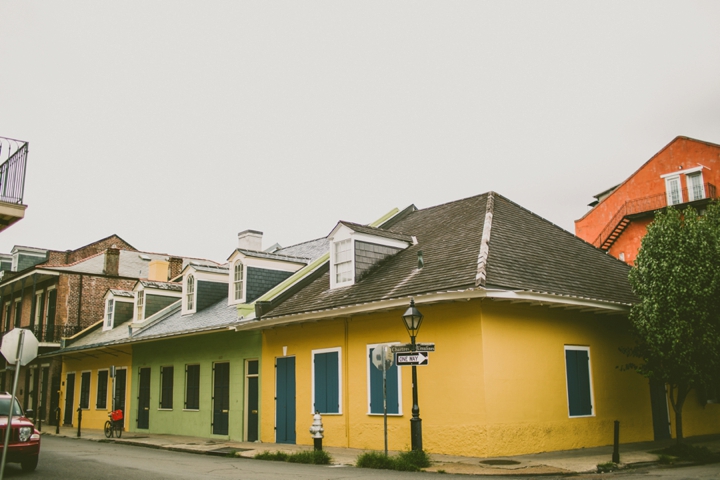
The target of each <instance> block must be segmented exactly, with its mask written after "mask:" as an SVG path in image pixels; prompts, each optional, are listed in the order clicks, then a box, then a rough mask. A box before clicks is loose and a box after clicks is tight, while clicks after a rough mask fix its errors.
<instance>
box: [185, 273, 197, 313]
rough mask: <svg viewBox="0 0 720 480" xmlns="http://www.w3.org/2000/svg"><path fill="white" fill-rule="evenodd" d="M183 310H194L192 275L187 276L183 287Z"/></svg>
mask: <svg viewBox="0 0 720 480" xmlns="http://www.w3.org/2000/svg"><path fill="white" fill-rule="evenodd" d="M185 308H186V309H187V310H193V309H195V277H194V276H192V275H188V277H187V283H186V285H185Z"/></svg>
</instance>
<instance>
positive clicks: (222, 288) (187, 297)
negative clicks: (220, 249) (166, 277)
mask: <svg viewBox="0 0 720 480" xmlns="http://www.w3.org/2000/svg"><path fill="white" fill-rule="evenodd" d="M227 283H228V268H227V267H221V266H217V265H200V264H196V263H193V262H190V263H189V264H187V266H186V267H185V268H184V269H183V272H182V315H188V314H191V313H196V312H198V311H200V310H202V309H204V308H205V307H208V306H210V305H211V304H213V303H215V302H217V301H219V300H220V298H225V295H226V292H227Z"/></svg>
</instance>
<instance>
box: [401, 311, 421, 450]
mask: <svg viewBox="0 0 720 480" xmlns="http://www.w3.org/2000/svg"><path fill="white" fill-rule="evenodd" d="M422 320H423V314H422V313H420V310H418V309H417V308H415V300H413V299H412V298H411V299H410V307H408V309H407V310H405V313H404V314H403V323H404V324H405V328H406V329H407V331H408V333H409V334H410V345H412V351H413V352H415V348H416V347H415V337H417V334H418V330H420V324H422ZM412 386H413V406H412V418H411V419H410V445H411V448H412V449H413V450H422V449H423V446H422V420H421V419H420V407H419V406H418V386H417V367H416V366H415V365H413V366H412Z"/></svg>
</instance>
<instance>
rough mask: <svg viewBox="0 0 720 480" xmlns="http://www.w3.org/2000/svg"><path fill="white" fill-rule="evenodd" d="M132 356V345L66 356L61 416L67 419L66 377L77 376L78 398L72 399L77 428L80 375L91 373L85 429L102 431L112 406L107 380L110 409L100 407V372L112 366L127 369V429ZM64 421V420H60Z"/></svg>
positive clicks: (76, 388)
mask: <svg viewBox="0 0 720 480" xmlns="http://www.w3.org/2000/svg"><path fill="white" fill-rule="evenodd" d="M131 361H132V355H131V350H130V347H129V346H118V347H113V350H112V351H109V350H105V349H97V350H91V351H87V352H77V353H74V354H67V355H64V356H63V360H62V377H61V382H62V383H61V389H60V408H61V409H62V416H63V417H64V416H65V399H66V397H67V391H66V388H67V385H66V381H67V374H68V373H73V372H74V373H75V390H74V392H75V395H74V399H73V425H74V426H75V427H77V412H76V410H77V408H78V405H79V404H80V403H79V402H80V388H81V387H80V386H81V383H82V382H81V373H82V372H90V399H89V408H88V409H83V417H82V428H100V429H101V428H103V427H104V425H105V422H106V421H107V420H108V413H109V412H110V409H111V407H112V403H111V401H112V379H111V378H108V386H107V388H108V391H107V406H106V408H102V409H98V408H97V394H98V383H97V382H98V370H109V369H110V367H111V366H115V368H116V369H123V368H124V369H127V378H126V387H125V388H126V390H125V416H126V419H125V428H126V429H127V426H128V423H129V420H128V418H127V417H128V412H129V408H130V404H131V398H133V397H132V395H131V394H130V389H131V387H132V375H131V371H132V369H131V366H132V365H131ZM61 421H62V419H61Z"/></svg>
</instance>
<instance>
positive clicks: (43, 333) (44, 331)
mask: <svg viewBox="0 0 720 480" xmlns="http://www.w3.org/2000/svg"><path fill="white" fill-rule="evenodd" d="M30 329H31V330H32V332H33V334H35V338H37V339H38V342H46V343H60V339H61V338H66V337H72V336H73V335H75V334H76V333H78V332H79V331H80V330H82V327H79V326H77V325H54V326H47V325H34V326H32V327H31V328H30Z"/></svg>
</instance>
